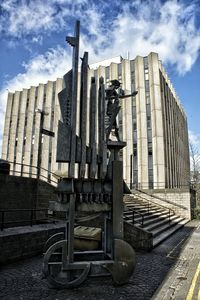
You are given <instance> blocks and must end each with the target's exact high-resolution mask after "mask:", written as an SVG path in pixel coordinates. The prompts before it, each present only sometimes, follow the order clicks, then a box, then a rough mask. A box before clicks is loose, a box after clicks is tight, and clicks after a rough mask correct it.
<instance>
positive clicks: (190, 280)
mask: <svg viewBox="0 0 200 300" xmlns="http://www.w3.org/2000/svg"><path fill="white" fill-rule="evenodd" d="M177 247H178V245H177ZM175 251H176V247H175V248H174V249H172V250H171V251H170V252H169V253H168V257H173V256H174V252H175ZM152 299H153V300H171V299H175V300H183V299H186V300H200V224H198V223H197V228H196V229H195V231H194V232H193V234H192V235H191V237H190V238H189V240H188V241H187V244H186V246H185V248H184V249H183V251H182V252H181V253H180V256H179V257H178V259H177V261H176V263H175V265H174V266H173V268H172V269H171V271H170V272H169V274H168V275H167V277H166V279H165V280H164V282H163V284H162V285H161V286H160V287H159V290H158V291H157V292H156V294H155V295H154V297H153V298H152Z"/></svg>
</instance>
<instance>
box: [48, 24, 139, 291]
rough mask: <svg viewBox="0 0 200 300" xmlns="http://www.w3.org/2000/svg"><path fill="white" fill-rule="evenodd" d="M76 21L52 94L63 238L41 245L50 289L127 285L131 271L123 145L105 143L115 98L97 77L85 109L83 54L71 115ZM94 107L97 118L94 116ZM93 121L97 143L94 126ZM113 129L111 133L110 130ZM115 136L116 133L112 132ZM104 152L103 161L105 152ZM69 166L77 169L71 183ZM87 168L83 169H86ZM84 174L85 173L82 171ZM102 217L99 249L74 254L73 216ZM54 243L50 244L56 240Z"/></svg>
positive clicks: (75, 74) (114, 111) (132, 258)
mask: <svg viewBox="0 0 200 300" xmlns="http://www.w3.org/2000/svg"><path fill="white" fill-rule="evenodd" d="M79 31H80V22H79V21H77V23H76V26H75V36H73V37H67V38H66V41H67V42H68V43H69V44H70V45H71V46H72V47H73V61H72V70H70V71H69V72H68V73H67V74H66V75H65V76H64V82H65V86H64V88H63V90H62V91H61V92H60V93H59V94H58V97H59V102H60V108H61V115H62V121H59V126H58V143H57V162H65V163H66V168H68V178H65V179H63V180H61V181H60V182H59V183H58V187H57V195H58V199H59V202H57V203H56V205H55V209H59V210H60V211H64V212H66V230H65V233H64V235H63V234H60V235H54V236H52V237H51V238H50V239H49V240H48V241H47V243H46V246H45V254H44V264H43V271H44V274H45V276H46V278H47V279H48V281H49V283H50V284H51V285H53V286H54V287H56V288H73V287H76V286H78V285H80V284H81V283H82V282H83V281H84V280H85V279H86V278H87V277H88V276H112V278H113V281H114V282H115V283H116V284H123V283H125V282H127V281H128V279H129V277H130V276H131V274H132V272H133V269H134V266H135V254H134V250H133V249H132V247H131V246H130V245H129V244H127V243H126V242H125V241H123V175H122V174H123V165H122V161H119V155H118V153H119V151H120V149H122V148H123V147H125V146H126V143H125V142H122V141H120V140H119V136H118V135H117V136H116V137H117V141H110V140H109V135H110V132H111V130H112V129H113V127H116V128H117V123H116V116H117V113H118V112H119V110H120V106H119V98H126V97H129V96H132V95H124V96H121V95H119V94H118V93H117V88H116V86H115V85H113V83H114V82H115V83H116V82H117V86H120V83H119V82H118V81H117V80H115V81H113V82H112V84H111V86H110V87H109V88H108V89H109V92H108V91H107V90H105V87H104V81H103V78H100V80H99V89H98V91H97V83H96V80H95V78H94V77H92V78H91V88H90V101H89V107H88V108H87V95H88V91H87V88H88V87H87V78H88V54H87V52H85V54H84V56H83V58H82V66H81V77H80V78H81V84H80V109H79V116H77V105H78V102H77V94H78V93H77V86H78V53H79ZM106 100H108V102H109V103H111V108H112V110H110V111H109V123H108V124H105V113H106ZM97 108H98V114H97ZM87 109H89V113H88V115H89V122H90V130H89V145H88V146H87V145H86V123H87ZM77 118H79V120H80V128H79V132H80V136H77V135H76V132H77V128H76V126H77V124H76V119H77ZM97 122H98V142H97V130H96V124H97ZM116 128H115V129H116ZM115 132H116V134H117V129H116V130H115ZM108 151H109V153H110V154H109V162H108V163H107V153H108ZM75 164H77V165H78V178H76V172H75ZM86 165H87V168H86ZM86 170H88V172H86ZM80 211H81V212H85V213H88V212H91V213H92V212H93V213H94V212H95V213H99V212H100V213H102V216H104V226H103V242H102V249H100V250H93V251H78V252H76V251H75V250H74V226H75V218H76V215H77V214H78V213H79V212H80ZM59 238H60V239H61V240H60V241H56V242H55V240H57V239H59Z"/></svg>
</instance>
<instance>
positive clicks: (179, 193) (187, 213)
mask: <svg viewBox="0 0 200 300" xmlns="http://www.w3.org/2000/svg"><path fill="white" fill-rule="evenodd" d="M134 195H135V196H136V197H138V198H141V199H145V200H149V201H152V202H154V203H157V204H160V205H163V206H165V207H166V208H170V209H172V210H174V212H175V214H177V215H179V216H182V217H184V218H187V219H189V220H191V218H192V209H191V207H192V206H193V205H192V203H193V201H194V199H193V195H192V193H190V190H189V189H164V190H161V189H159V190H141V191H134Z"/></svg>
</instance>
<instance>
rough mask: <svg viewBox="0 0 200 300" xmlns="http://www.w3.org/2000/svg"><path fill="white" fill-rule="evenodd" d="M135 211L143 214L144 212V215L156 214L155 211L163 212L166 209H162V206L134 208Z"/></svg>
mask: <svg viewBox="0 0 200 300" xmlns="http://www.w3.org/2000/svg"><path fill="white" fill-rule="evenodd" d="M134 211H135V212H136V214H137V212H138V213H141V214H144V215H147V214H154V213H157V212H163V211H165V210H164V209H162V208H153V209H149V210H148V209H137V208H136V209H134Z"/></svg>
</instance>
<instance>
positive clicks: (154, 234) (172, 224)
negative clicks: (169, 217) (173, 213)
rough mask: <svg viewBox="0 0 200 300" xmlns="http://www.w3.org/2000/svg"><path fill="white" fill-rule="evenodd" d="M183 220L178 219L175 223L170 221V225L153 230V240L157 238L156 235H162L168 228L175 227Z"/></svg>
mask: <svg viewBox="0 0 200 300" xmlns="http://www.w3.org/2000/svg"><path fill="white" fill-rule="evenodd" d="M183 220H184V218H182V217H178V218H177V219H176V220H175V221H172V222H170V223H167V224H165V225H163V226H161V227H159V228H156V229H154V230H152V233H153V238H155V237H157V236H158V235H160V234H161V233H163V232H164V231H166V230H168V229H169V228H171V227H173V226H175V225H176V224H178V223H180V222H181V221H183Z"/></svg>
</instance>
